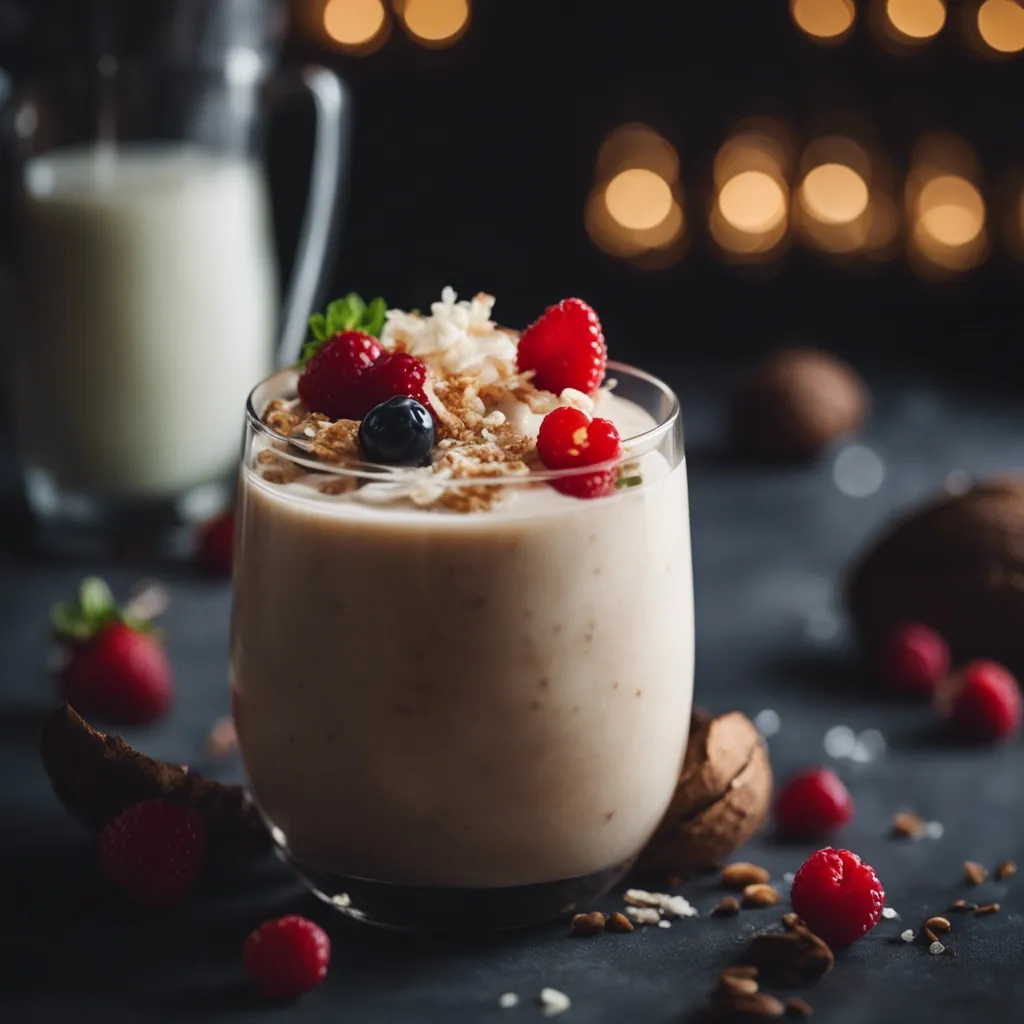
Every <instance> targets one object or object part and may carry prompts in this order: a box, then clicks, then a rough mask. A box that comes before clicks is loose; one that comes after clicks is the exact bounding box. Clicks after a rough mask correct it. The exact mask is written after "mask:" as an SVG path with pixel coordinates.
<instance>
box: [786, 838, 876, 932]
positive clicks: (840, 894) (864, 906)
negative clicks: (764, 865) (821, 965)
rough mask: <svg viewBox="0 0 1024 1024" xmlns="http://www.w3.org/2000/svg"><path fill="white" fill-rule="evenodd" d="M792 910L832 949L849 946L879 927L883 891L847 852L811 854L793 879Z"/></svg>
mask: <svg viewBox="0 0 1024 1024" xmlns="http://www.w3.org/2000/svg"><path fill="white" fill-rule="evenodd" d="M790 897H791V899H792V901H793V910H795V911H796V913H797V914H799V915H800V917H802V918H803V919H804V922H805V923H806V924H807V927H808V928H810V929H811V931H812V932H814V934H815V935H817V936H819V937H820V938H822V939H824V940H825V942H827V943H828V944H829V945H830V946H832V947H833V948H838V947H839V946H848V945H849V944H850V943H851V942H855V941H856V940H857V939H859V938H861V937H862V936H864V935H867V933H868V932H869V931H871V929H872V928H874V927H875V925H876V924H878V920H879V918H880V917H881V916H882V907H883V905H884V904H885V890H883V889H882V883H881V882H879V881H878V876H877V875H876V874H875V872H874V869H873V868H871V867H869V866H868V865H867V864H865V863H864V862H863V861H862V860H861V859H860V857H858V856H857V854H855V853H851V852H850V851H849V850H833V849H832V847H831V846H828V847H826V848H825V849H824V850H818V851H817V853H812V854H811V855H810V857H808V858H807V860H805V861H804V863H803V865H802V867H801V868H800V870H799V871H798V872H797V873H796V878H794V879H793V888H792V890H791V892H790Z"/></svg>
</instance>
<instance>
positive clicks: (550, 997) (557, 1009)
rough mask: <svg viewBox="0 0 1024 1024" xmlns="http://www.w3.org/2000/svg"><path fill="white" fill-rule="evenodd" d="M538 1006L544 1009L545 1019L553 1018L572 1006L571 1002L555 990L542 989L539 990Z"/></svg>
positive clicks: (562, 993)
mask: <svg viewBox="0 0 1024 1024" xmlns="http://www.w3.org/2000/svg"><path fill="white" fill-rule="evenodd" d="M540 1005H541V1006H543V1007H544V1016H545V1017H555V1016H557V1015H558V1014H560V1013H565V1011H566V1010H568V1009H569V1007H570V1006H572V1000H571V999H570V998H569V997H568V996H567V995H566V994H565V993H564V992H559V991H558V989H557V988H542V989H541V990H540Z"/></svg>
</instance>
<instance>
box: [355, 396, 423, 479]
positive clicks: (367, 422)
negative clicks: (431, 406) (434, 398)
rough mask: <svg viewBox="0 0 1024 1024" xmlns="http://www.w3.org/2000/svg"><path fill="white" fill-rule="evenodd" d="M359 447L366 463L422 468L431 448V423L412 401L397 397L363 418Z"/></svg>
mask: <svg viewBox="0 0 1024 1024" xmlns="http://www.w3.org/2000/svg"><path fill="white" fill-rule="evenodd" d="M359 446H360V447H361V448H362V450H363V455H364V457H365V458H366V459H367V461H369V462H384V463H387V464H389V465H393V466H422V465H423V463H424V461H425V460H426V459H427V457H428V456H429V455H430V449H431V448H433V447H434V421H433V420H432V419H431V418H430V413H429V412H427V410H426V409H425V408H424V407H423V406H422V405H421V404H420V403H419V402H417V401H416V400H415V399H414V398H408V397H406V396H405V395H398V396H396V397H395V398H389V399H388V400H387V401H386V402H382V403H381V404H380V405H376V406H374V407H373V408H372V409H371V410H370V411H369V412H368V413H367V414H366V416H364V417H363V422H362V423H360V424H359Z"/></svg>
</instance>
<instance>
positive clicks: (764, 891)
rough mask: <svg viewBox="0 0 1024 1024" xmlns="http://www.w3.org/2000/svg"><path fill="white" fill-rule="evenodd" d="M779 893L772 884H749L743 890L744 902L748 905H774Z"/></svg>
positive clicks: (777, 900)
mask: <svg viewBox="0 0 1024 1024" xmlns="http://www.w3.org/2000/svg"><path fill="white" fill-rule="evenodd" d="M778 902H779V894H778V892H777V891H776V890H775V889H773V888H772V887H771V886H770V885H748V886H747V887H746V888H745V889H744V890H743V903H744V904H745V905H746V906H748V907H773V906H775V904H776V903H778Z"/></svg>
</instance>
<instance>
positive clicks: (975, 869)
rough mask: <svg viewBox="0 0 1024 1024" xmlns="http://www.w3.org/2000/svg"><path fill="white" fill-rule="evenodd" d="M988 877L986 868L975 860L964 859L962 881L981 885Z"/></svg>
mask: <svg viewBox="0 0 1024 1024" xmlns="http://www.w3.org/2000/svg"><path fill="white" fill-rule="evenodd" d="M986 878H988V870H987V869H986V868H984V867H982V866H981V865H980V864H979V863H978V862H977V861H976V860H965V861H964V881H965V882H967V884H968V885H981V883H982V882H984V881H985V879H986Z"/></svg>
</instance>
